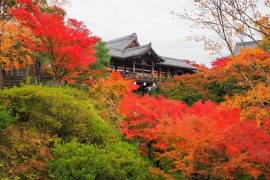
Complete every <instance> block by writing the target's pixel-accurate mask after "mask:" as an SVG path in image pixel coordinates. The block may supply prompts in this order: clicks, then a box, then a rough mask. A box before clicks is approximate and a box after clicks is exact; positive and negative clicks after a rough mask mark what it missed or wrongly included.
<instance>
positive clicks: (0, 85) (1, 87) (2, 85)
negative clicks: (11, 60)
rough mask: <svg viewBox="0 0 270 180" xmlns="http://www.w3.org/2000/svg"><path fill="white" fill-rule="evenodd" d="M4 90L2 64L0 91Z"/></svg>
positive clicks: (0, 69)
mask: <svg viewBox="0 0 270 180" xmlns="http://www.w3.org/2000/svg"><path fill="white" fill-rule="evenodd" d="M3 88H4V76H3V69H2V64H0V89H3Z"/></svg>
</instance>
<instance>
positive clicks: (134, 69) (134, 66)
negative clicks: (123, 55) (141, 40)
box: [132, 59, 136, 78]
mask: <svg viewBox="0 0 270 180" xmlns="http://www.w3.org/2000/svg"><path fill="white" fill-rule="evenodd" d="M132 71H133V78H135V71H136V65H135V59H133V67H132Z"/></svg>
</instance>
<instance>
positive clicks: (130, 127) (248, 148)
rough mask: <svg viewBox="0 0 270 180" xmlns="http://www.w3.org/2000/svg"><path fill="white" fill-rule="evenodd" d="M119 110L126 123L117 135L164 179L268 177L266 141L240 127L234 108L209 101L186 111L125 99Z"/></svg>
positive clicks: (263, 134) (251, 126) (251, 128)
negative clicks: (174, 174) (163, 171)
mask: <svg viewBox="0 0 270 180" xmlns="http://www.w3.org/2000/svg"><path fill="white" fill-rule="evenodd" d="M119 110H120V112H121V113H122V114H123V115H124V116H125V117H126V120H125V121H123V122H121V123H120V127H121V129H122V133H123V134H125V135H126V137H127V139H131V140H135V141H136V142H137V143H138V144H139V150H140V152H141V153H142V154H144V155H146V156H148V157H149V158H150V159H152V160H154V161H155V162H156V163H157V165H158V166H159V167H161V168H162V169H163V168H164V169H167V171H166V173H170V172H181V173H182V175H184V176H191V177H193V176H194V175H196V174H201V175H212V176H214V177H219V178H225V177H226V178H227V177H233V176H234V173H240V174H241V173H243V174H244V173H249V174H254V176H255V173H254V172H255V171H258V172H260V174H265V175H269V173H270V172H269V170H268V169H267V168H268V167H269V166H270V163H269V162H268V159H269V157H270V136H269V135H268V134H267V131H266V128H263V129H258V128H257V127H256V123H255V122H254V121H253V122H240V109H238V108H235V109H229V108H226V107H225V106H219V105H216V104H214V103H212V102H210V101H207V102H205V103H204V104H203V103H201V102H198V103H195V104H194V105H193V106H192V107H187V106H186V105H184V104H183V103H181V102H179V101H171V100H168V99H165V98H163V97H158V98H151V97H148V96H144V97H138V96H136V95H132V94H128V95H127V96H125V98H124V99H123V100H122V101H121V103H120V106H119ZM240 170H241V171H240Z"/></svg>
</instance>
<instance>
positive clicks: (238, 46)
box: [233, 40, 261, 56]
mask: <svg viewBox="0 0 270 180" xmlns="http://www.w3.org/2000/svg"><path fill="white" fill-rule="evenodd" d="M260 42H261V40H257V41H256V42H254V41H248V42H238V43H236V45H235V47H234V50H233V54H234V55H235V56H238V55H239V54H240V49H245V48H246V49H254V48H257V47H258V45H257V43H260Z"/></svg>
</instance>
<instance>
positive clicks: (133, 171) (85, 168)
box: [49, 141, 149, 180]
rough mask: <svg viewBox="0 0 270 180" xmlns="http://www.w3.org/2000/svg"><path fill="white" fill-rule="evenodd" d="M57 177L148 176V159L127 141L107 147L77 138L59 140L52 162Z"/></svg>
mask: <svg viewBox="0 0 270 180" xmlns="http://www.w3.org/2000/svg"><path fill="white" fill-rule="evenodd" d="M49 167H50V175H51V177H52V178H54V179H63V180H69V179H70V180H73V179H111V180H113V179H119V180H120V179H140V180H143V179H147V178H149V174H148V170H147V168H146V163H145V161H144V160H143V159H142V158H140V157H139V156H138V154H137V153H136V149H135V148H133V147H131V146H130V145H129V144H127V143H116V144H114V145H113V146H108V147H106V148H104V149H101V148H99V147H98V146H95V145H86V144H79V143H77V142H75V141H72V142H71V143H67V144H64V145H60V144H57V145H56V146H55V149H54V158H53V159H52V160H51V161H50V163H49Z"/></svg>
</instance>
